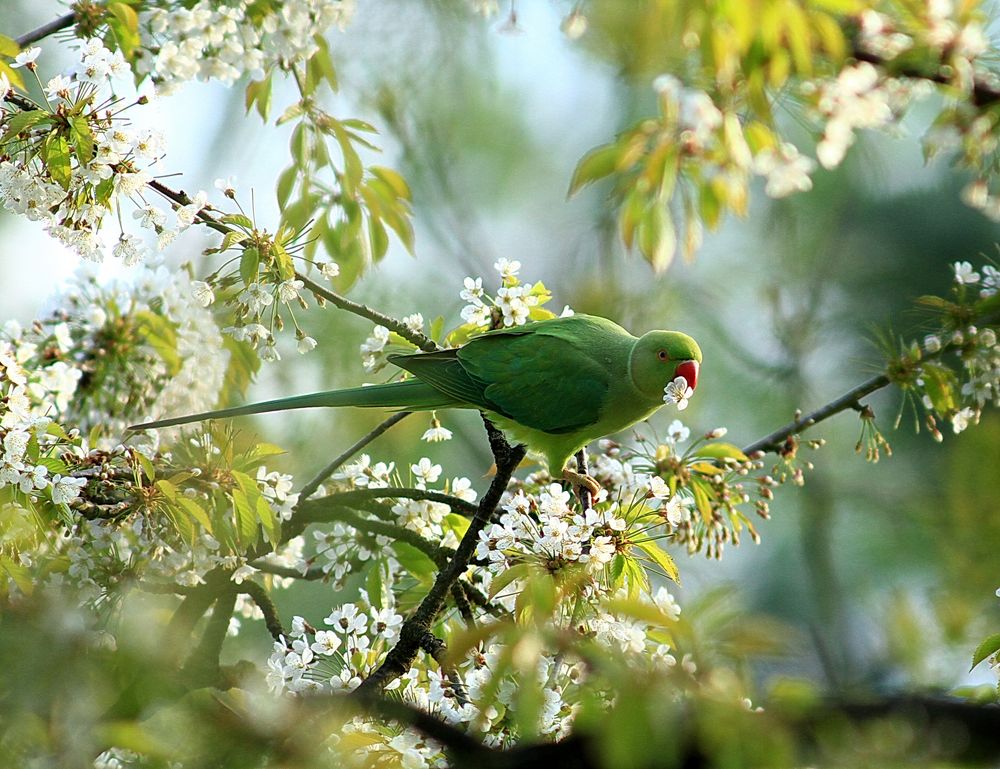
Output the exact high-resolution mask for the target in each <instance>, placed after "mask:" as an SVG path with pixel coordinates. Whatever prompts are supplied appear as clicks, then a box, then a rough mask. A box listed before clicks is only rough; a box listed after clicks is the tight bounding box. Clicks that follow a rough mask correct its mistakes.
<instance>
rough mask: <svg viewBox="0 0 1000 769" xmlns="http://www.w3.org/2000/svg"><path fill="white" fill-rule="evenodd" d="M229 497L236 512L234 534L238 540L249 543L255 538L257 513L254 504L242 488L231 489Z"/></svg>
mask: <svg viewBox="0 0 1000 769" xmlns="http://www.w3.org/2000/svg"><path fill="white" fill-rule="evenodd" d="M231 497H232V500H233V510H234V511H235V513H236V535H237V537H238V538H239V541H240V542H242V543H244V544H249V543H251V542H253V541H254V540H255V539H256V538H257V514H256V512H255V510H254V506H253V505H252V504H251V503H250V500H249V499H247V495H246V494H244V493H243V490H242V489H238V488H237V489H233V490H232V494H231Z"/></svg>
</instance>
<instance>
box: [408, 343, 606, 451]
mask: <svg viewBox="0 0 1000 769" xmlns="http://www.w3.org/2000/svg"><path fill="white" fill-rule="evenodd" d="M539 325H541V324H539ZM549 328H552V327H551V326H550V327H549ZM592 352H593V351H591V350H589V349H587V347H586V346H585V345H581V344H580V343H578V342H577V341H575V340H574V339H573V338H572V337H571V336H569V335H564V334H553V333H545V332H542V331H541V329H539V330H537V331H534V333H532V332H531V331H528V332H527V333H526V332H525V331H522V330H520V329H518V330H512V332H510V333H502V332H500V333H496V332H495V333H490V334H484V335H483V336H480V337H476V338H474V339H473V340H471V341H470V342H469V343H468V344H466V345H465V346H464V347H462V348H460V349H459V350H458V351H457V358H458V361H459V362H460V363H461V365H462V368H463V369H464V370H465V372H466V375H467V376H468V378H469V379H470V380H472V381H473V382H476V383H479V384H481V386H482V387H483V394H484V396H485V397H484V400H485V402H486V404H487V406H488V408H490V409H492V410H493V411H496V412H498V413H500V414H503V415H504V416H507V417H509V418H511V419H513V420H514V421H515V422H518V423H519V424H522V425H525V426H526V427H532V428H534V429H536V430H542V431H544V432H547V433H568V432H572V431H574V430H578V429H580V428H583V427H586V426H587V425H591V424H593V423H595V422H597V421H598V419H599V418H600V415H601V410H602V408H603V407H604V405H605V402H606V399H607V395H608V389H609V386H610V375H609V373H608V371H607V370H606V369H605V368H604V367H603V366H602V365H601V364H600V363H599V362H598V361H596V360H595V359H594V358H593V357H592ZM623 375H624V372H623ZM418 376H421V375H420V374H418ZM421 378H423V377H422V376H421ZM449 394H450V393H449Z"/></svg>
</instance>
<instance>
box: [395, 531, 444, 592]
mask: <svg viewBox="0 0 1000 769" xmlns="http://www.w3.org/2000/svg"><path fill="white" fill-rule="evenodd" d="M392 549H393V551H394V552H395V553H396V558H397V559H398V560H399V563H400V565H401V566H402V567H403V568H404V569H406V571H407V573H408V574H409V575H410V576H411V577H414V578H415V579H417V580H419V581H420V582H422V583H424V584H430V583H431V582H432V581H433V579H434V574H435V573H436V572H437V564H436V563H434V561H432V560H431V559H430V557H429V556H428V555H427V554H426V553H424V552H423V551H422V550H417V548H415V547H414V546H413V545H411V544H409V543H407V542H400V541H398V540H396V541H395V542H393V543H392Z"/></svg>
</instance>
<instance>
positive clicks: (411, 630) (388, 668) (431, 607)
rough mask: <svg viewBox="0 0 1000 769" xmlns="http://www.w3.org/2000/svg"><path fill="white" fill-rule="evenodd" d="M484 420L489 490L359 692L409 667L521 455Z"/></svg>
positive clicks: (378, 689)
mask: <svg viewBox="0 0 1000 769" xmlns="http://www.w3.org/2000/svg"><path fill="white" fill-rule="evenodd" d="M483 423H484V424H485V426H486V433H487V436H488V437H489V441H490V449H491V450H492V452H493V457H494V459H495V460H496V468H497V471H496V475H495V476H494V477H493V482H492V483H491V484H490V488H489V490H487V492H486V494H484V495H483V498H482V499H481V500H480V502H479V508H478V509H477V511H476V514H475V516H473V518H472V521H471V522H470V523H469V528H468V529H467V530H466V532H465V535H464V536H463V537H462V541H461V542H460V543H459V545H458V548H457V549H456V550H455V555H454V556H453V557H452V559H451V561H449V563H448V565H447V566H446V567H445V568H443V569H442V570H441V571H439V572H438V576H437V579H436V580H435V581H434V584H433V586H432V587H431V589H430V590H429V591H428V592H427V595H426V596H424V599H423V601H421V603H420V606H419V607H418V608H417V610H416V611H415V612H413V614H411V615H410V616H409V617H408V618H407V619H406V621H405V622H404V623H403V627H402V628H400V636H399V640H398V641H397V642H396V645H395V646H394V647H393V648H392V649H390V650H389V653H388V654H387V655H386V657H385V659H384V660H383V661H382V664H381V665H380V666H379V667H378V668H377V669H376V670H375V671H374V672H373V673H372V674H371V675H370V676H369V677H368V678H367V679H365V680H364V681H363V682H362V684H361V686H360V687H359V688H358V689H357V690H356V691H357V692H358V693H359V696H362V697H364V696H371V695H372V694H375V693H377V692H381V691H382V690H383V689H384V688H385V686H386V685H387V684H389V683H390V682H391V681H393V680H395V679H396V678H398V677H399V676H401V675H402V674H403V673H405V672H406V671H407V670H409V668H410V665H411V663H412V662H413V659H414V657H416V655H417V651H418V650H419V648H420V643H421V641H422V639H423V637H424V634H425V633H427V632H428V631H429V630H430V627H431V624H432V623H433V622H434V620H435V619H436V618H437V615H438V613H439V612H440V611H441V609H442V607H443V606H444V602H445V598H446V597H447V595H448V593H449V592H450V591H451V586H452V585H454V584H455V583H456V582H458V578H459V577H460V576H461V575H462V573H463V572H464V571H465V570H466V569H467V568H468V566H469V563H470V562H471V561H472V556H473V555H474V553H475V549H476V544H477V543H478V541H479V532H480V531H482V530H483V528H484V527H485V526H486V524H487V523H489V521H490V519H491V518H492V517H493V513H494V511H495V510H496V508H497V505H498V504H499V503H500V497H501V496H502V495H503V492H504V490H505V489H506V488H507V484H508V482H509V481H510V478H511V475H513V473H514V470H515V469H516V468H517V466H518V465H519V464H520V462H521V460H522V459H524V454H525V451H526V449H525V447H524V446H514V447H511V446H510V445H509V444H508V443H507V441H506V440H504V437H503V433H501V432H500V431H499V430H498V429H497V428H496V427H495V426H494V425H493V424H492V423H491V422H490V421H489V420H488V419H487V418H486V417H485V416H483Z"/></svg>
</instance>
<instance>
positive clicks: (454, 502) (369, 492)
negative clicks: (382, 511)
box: [329, 486, 479, 516]
mask: <svg viewBox="0 0 1000 769" xmlns="http://www.w3.org/2000/svg"><path fill="white" fill-rule="evenodd" d="M329 498H330V499H336V500H337V501H338V502H339V503H341V504H344V505H350V504H351V503H352V502H354V501H355V500H359V499H369V500H371V499H379V498H386V499H395V498H403V499H424V500H427V501H429V502H440V503H441V504H443V505H448V507H450V508H451V509H452V510H453V511H455V512H456V513H459V514H461V515H465V516H473V515H475V514H476V512H477V511H478V510H479V506H478V505H476V504H474V503H472V502H466V501H465V500H464V499H459V498H458V497H453V496H451V495H450V494H443V493H441V492H440V491H429V490H427V489H410V488H403V487H398V486H389V487H387V488H384V489H355V490H352V491H342V492H339V493H337V494H331V495H330V497H329Z"/></svg>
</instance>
